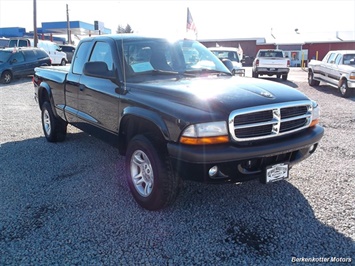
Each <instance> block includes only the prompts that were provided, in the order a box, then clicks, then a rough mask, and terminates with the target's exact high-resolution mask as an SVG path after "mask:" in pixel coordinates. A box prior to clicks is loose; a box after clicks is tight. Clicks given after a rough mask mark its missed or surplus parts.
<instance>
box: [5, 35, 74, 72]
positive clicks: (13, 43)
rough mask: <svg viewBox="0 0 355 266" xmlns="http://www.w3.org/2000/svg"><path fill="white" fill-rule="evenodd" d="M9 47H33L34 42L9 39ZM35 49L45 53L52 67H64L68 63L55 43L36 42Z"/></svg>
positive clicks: (65, 56) (64, 54)
mask: <svg viewBox="0 0 355 266" xmlns="http://www.w3.org/2000/svg"><path fill="white" fill-rule="evenodd" d="M9 47H34V40H33V39H30V38H11V39H10V43H9ZM37 47H39V48H42V49H43V50H44V51H46V52H47V54H48V55H49V57H50V58H51V61H52V65H62V66H65V64H66V63H67V62H68V60H67V55H66V53H64V52H62V51H61V49H60V47H59V46H58V44H56V43H55V42H51V41H47V40H38V43H37Z"/></svg>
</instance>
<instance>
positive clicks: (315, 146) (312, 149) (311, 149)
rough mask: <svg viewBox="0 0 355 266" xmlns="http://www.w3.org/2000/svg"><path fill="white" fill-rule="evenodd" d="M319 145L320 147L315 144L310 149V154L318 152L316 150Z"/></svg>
mask: <svg viewBox="0 0 355 266" xmlns="http://www.w3.org/2000/svg"><path fill="white" fill-rule="evenodd" d="M317 145H318V144H313V145H312V146H311V147H309V150H308V152H309V153H310V154H312V153H313V152H315V150H316V148H317Z"/></svg>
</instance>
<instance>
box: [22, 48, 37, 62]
mask: <svg viewBox="0 0 355 266" xmlns="http://www.w3.org/2000/svg"><path fill="white" fill-rule="evenodd" d="M23 54H24V56H25V60H26V61H36V60H37V56H36V54H35V51H33V50H28V51H23Z"/></svg>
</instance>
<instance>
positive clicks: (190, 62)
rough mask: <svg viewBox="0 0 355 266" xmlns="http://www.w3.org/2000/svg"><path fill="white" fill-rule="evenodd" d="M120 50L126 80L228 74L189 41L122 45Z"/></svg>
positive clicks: (208, 53) (198, 46) (136, 42)
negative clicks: (166, 76)
mask: <svg viewBox="0 0 355 266" xmlns="http://www.w3.org/2000/svg"><path fill="white" fill-rule="evenodd" d="M123 49H124V56H125V65H126V73H127V77H137V76H141V75H146V74H152V75H154V76H157V74H161V75H185V76H186V75H188V76H198V75H199V74H202V73H203V74H204V75H206V74H211V75H212V74H230V72H229V71H228V69H227V68H226V67H225V66H224V64H223V63H222V62H221V61H220V60H218V58H217V57H216V56H214V55H213V54H212V53H211V51H209V50H208V49H207V48H206V47H205V46H203V45H202V44H200V43H199V42H197V41H193V40H181V41H178V42H173V43H171V42H168V41H166V40H162V39H146V40H135V41H128V42H124V43H123Z"/></svg>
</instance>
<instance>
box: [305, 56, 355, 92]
mask: <svg viewBox="0 0 355 266" xmlns="http://www.w3.org/2000/svg"><path fill="white" fill-rule="evenodd" d="M320 82H325V83H327V84H329V85H331V86H333V87H335V88H338V90H339V92H340V94H341V96H342V97H344V98H347V97H351V96H353V95H355V50H339V51H329V52H328V53H327V54H326V56H325V57H324V58H323V60H322V61H319V60H311V61H310V62H309V64H308V84H309V85H310V86H318V85H319V83H320Z"/></svg>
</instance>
